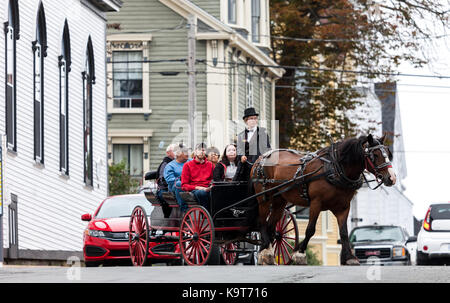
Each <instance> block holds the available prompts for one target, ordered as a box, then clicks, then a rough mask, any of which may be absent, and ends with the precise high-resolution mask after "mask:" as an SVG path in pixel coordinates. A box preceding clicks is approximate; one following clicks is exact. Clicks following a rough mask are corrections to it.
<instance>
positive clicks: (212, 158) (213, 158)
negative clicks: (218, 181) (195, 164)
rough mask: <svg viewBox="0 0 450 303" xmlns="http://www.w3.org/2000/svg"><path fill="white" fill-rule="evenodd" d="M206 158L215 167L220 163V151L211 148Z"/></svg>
mask: <svg viewBox="0 0 450 303" xmlns="http://www.w3.org/2000/svg"><path fill="white" fill-rule="evenodd" d="M206 157H207V158H208V161H209V162H211V163H212V164H213V165H214V167H215V166H216V164H217V163H218V162H219V157H220V151H219V150H218V149H217V147H209V148H208V149H207V150H206Z"/></svg>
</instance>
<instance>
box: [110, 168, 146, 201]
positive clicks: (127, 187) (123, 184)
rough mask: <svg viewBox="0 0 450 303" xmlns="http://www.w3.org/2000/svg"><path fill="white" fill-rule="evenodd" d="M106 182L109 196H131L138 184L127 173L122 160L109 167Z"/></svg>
mask: <svg viewBox="0 0 450 303" xmlns="http://www.w3.org/2000/svg"><path fill="white" fill-rule="evenodd" d="M108 182H109V195H110V196H114V195H125V194H133V193H135V192H136V188H137V187H138V186H139V183H138V182H137V181H136V180H133V179H132V178H131V176H130V174H129V173H128V170H127V169H126V163H125V161H124V160H122V161H121V162H119V163H117V164H112V165H110V166H109V174H108Z"/></svg>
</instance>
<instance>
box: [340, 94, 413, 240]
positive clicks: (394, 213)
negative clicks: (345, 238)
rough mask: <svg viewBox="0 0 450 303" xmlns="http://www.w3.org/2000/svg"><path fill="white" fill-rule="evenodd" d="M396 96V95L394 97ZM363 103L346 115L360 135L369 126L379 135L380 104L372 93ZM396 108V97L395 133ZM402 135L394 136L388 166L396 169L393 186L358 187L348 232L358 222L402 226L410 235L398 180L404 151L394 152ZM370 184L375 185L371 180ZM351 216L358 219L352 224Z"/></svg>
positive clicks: (398, 128)
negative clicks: (354, 122)
mask: <svg viewBox="0 0 450 303" xmlns="http://www.w3.org/2000/svg"><path fill="white" fill-rule="evenodd" d="M397 98H398V97H397ZM363 101H364V104H363V105H362V106H360V107H359V108H357V109H355V110H354V111H353V112H352V113H351V115H350V117H351V118H352V119H354V121H356V122H357V123H358V124H359V129H360V130H361V132H360V134H364V133H365V132H366V131H367V130H368V129H369V128H373V129H375V130H376V131H375V132H373V133H372V134H374V135H375V136H376V137H378V136H381V135H382V131H381V130H382V126H381V123H380V122H381V121H382V110H381V107H382V105H381V103H380V101H379V100H378V98H377V97H376V95H375V93H374V92H368V94H367V97H366V98H365V99H364V100H363ZM401 127H402V126H401V120H400V107H399V102H398V100H396V114H395V131H394V133H395V134H398V133H401ZM403 149H404V148H403V137H402V136H399V137H396V138H395V139H394V155H393V156H394V158H393V161H392V166H393V168H394V170H395V171H396V175H397V183H396V185H394V186H393V187H386V186H384V185H382V186H381V187H379V188H378V189H376V190H371V189H369V188H367V187H366V186H364V187H362V188H361V189H360V190H358V193H357V195H356V196H355V198H354V200H353V201H352V206H351V210H350V214H349V216H348V225H347V226H348V229H349V231H350V230H351V229H352V228H353V227H355V226H362V225H371V224H375V223H376V224H378V225H400V226H402V227H404V228H405V229H406V230H407V231H408V233H409V234H410V235H413V234H414V225H413V211H412V209H413V204H412V202H411V201H410V200H409V199H408V198H407V197H406V196H405V195H404V194H403V190H404V189H403V186H402V185H401V182H402V180H403V179H404V178H405V177H406V163H405V158H404V153H402V152H398V153H397V152H395V151H402V150H403ZM367 179H368V180H372V179H374V176H373V175H367ZM370 186H372V187H374V186H376V184H375V183H373V182H372V183H371V184H370ZM352 218H360V219H362V222H358V223H352V222H351V219H352Z"/></svg>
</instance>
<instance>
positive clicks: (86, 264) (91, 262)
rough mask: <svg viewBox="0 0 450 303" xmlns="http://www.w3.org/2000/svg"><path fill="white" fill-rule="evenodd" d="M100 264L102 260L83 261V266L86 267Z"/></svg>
mask: <svg viewBox="0 0 450 303" xmlns="http://www.w3.org/2000/svg"><path fill="white" fill-rule="evenodd" d="M100 264H102V262H98V261H85V262H84V266H86V267H99V266H100Z"/></svg>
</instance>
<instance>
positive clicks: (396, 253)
mask: <svg viewBox="0 0 450 303" xmlns="http://www.w3.org/2000/svg"><path fill="white" fill-rule="evenodd" d="M405 255H406V252H405V248H404V247H402V246H394V248H393V250H392V256H393V257H394V258H401V257H404V256H405Z"/></svg>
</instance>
